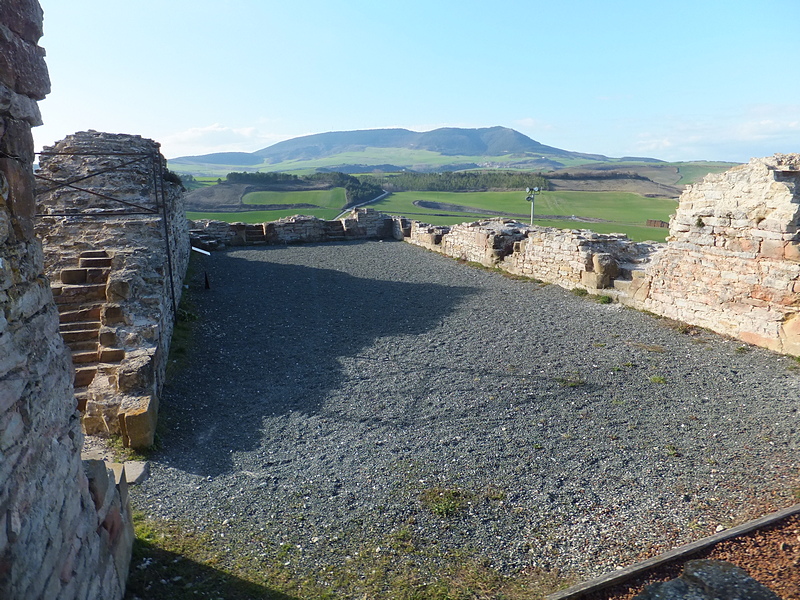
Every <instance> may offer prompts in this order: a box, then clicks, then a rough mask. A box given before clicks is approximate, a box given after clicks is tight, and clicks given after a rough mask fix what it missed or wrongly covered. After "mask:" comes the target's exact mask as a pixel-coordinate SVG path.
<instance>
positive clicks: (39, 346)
mask: <svg viewBox="0 0 800 600" xmlns="http://www.w3.org/2000/svg"><path fill="white" fill-rule="evenodd" d="M0 34H1V35H0V56H3V57H4V58H5V60H3V61H0V597H2V598H4V599H8V600H16V599H19V600H31V599H36V598H59V599H64V600H72V599H80V600H84V599H90V598H91V599H94V598H110V599H114V598H121V597H122V594H123V591H124V587H125V579H126V577H127V571H128V564H129V560H130V551H131V543H132V535H133V532H132V527H131V526H130V514H129V509H128V504H127V496H126V493H125V491H126V490H125V487H124V484H123V485H121V486H120V487H119V488H118V487H117V486H115V482H114V478H113V476H112V477H109V474H108V472H107V471H106V469H105V466H104V465H103V463H102V462H101V463H100V464H99V465H98V464H97V463H96V462H89V463H86V464H84V463H82V462H81V460H80V448H81V446H82V442H83V437H82V434H81V429H80V421H79V416H78V413H77V411H76V409H75V400H74V397H73V392H72V375H71V371H72V366H71V364H70V355H69V353H68V351H67V349H66V348H65V346H64V343H63V342H62V339H61V337H60V336H59V335H58V313H57V311H56V307H55V304H54V303H53V296H52V294H51V291H50V286H49V284H48V280H47V278H46V277H44V275H43V267H44V259H43V254H42V248H41V244H40V243H39V241H38V240H37V239H36V237H35V235H34V212H35V206H34V196H33V188H34V183H33V170H32V165H33V162H34V148H33V140H32V137H31V132H30V128H31V127H32V126H36V125H38V124H40V122H41V119H40V116H39V111H38V108H37V105H36V101H38V100H41V99H43V98H44V97H45V95H46V94H47V93H48V92H49V78H48V74H47V69H46V66H45V63H44V51H43V50H42V49H41V48H40V47H39V46H38V40H39V38H40V37H41V35H42V11H41V8H40V7H39V5H38V3H37V2H36V1H35V0H25V1H22V0H20V1H18V2H10V1H3V2H0Z"/></svg>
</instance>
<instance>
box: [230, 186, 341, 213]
mask: <svg viewBox="0 0 800 600" xmlns="http://www.w3.org/2000/svg"><path fill="white" fill-rule="evenodd" d="M242 202H243V203H244V204H315V205H317V206H319V207H320V208H330V209H338V210H340V211H341V208H342V206H344V205H345V204H347V196H346V195H345V190H344V188H342V187H337V188H332V189H330V190H304V191H300V192H250V193H249V194H245V196H244V197H243V198H242Z"/></svg>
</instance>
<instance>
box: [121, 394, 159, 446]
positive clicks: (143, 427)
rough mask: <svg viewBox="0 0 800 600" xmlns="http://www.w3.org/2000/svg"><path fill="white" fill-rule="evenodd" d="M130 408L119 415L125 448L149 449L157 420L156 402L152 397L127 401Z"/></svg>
mask: <svg viewBox="0 0 800 600" xmlns="http://www.w3.org/2000/svg"><path fill="white" fill-rule="evenodd" d="M128 403H129V404H132V405H131V406H128V407H126V408H125V409H124V412H123V413H122V414H120V428H121V430H122V435H123V438H124V441H125V445H126V446H130V447H131V448H149V447H150V446H152V445H153V439H154V436H155V431H156V423H157V420H158V401H157V400H156V399H155V398H154V397H152V396H143V397H141V398H139V399H138V402H135V401H134V402H131V401H128Z"/></svg>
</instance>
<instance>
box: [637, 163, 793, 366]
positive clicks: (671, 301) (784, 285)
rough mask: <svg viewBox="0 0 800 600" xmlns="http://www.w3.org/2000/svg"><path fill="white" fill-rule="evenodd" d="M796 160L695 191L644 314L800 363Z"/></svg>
mask: <svg viewBox="0 0 800 600" xmlns="http://www.w3.org/2000/svg"><path fill="white" fill-rule="evenodd" d="M798 184H800V155H798V154H789V155H783V154H777V155H775V156H772V157H768V158H754V159H752V160H751V161H750V163H749V164H747V165H741V166H739V167H735V168H733V169H731V170H730V171H727V172H725V173H720V174H717V175H708V176H707V177H706V178H705V179H704V180H703V181H702V182H701V183H698V184H696V185H693V186H690V187H689V188H688V189H687V190H686V192H684V194H683V195H682V196H681V200H680V205H679V207H678V211H677V213H676V214H675V216H674V217H673V218H672V220H671V222H670V238H669V243H668V244H667V246H666V247H665V248H664V249H663V250H662V251H660V252H658V253H656V254H654V256H653V257H652V260H651V264H650V265H649V267H648V269H647V276H646V277H643V278H641V281H640V285H638V286H637V287H638V294H639V297H640V298H641V299H642V300H641V302H637V304H640V305H641V307H642V308H644V309H646V310H650V311H652V312H655V313H657V314H661V315H665V316H668V317H671V318H673V319H678V320H681V321H685V322H687V323H691V324H694V325H700V326H703V327H707V328H709V329H712V330H714V331H717V332H720V333H724V334H727V335H732V336H735V337H738V338H740V339H742V340H744V341H745V342H748V343H752V344H756V345H759V346H765V347H767V348H770V349H772V350H776V351H778V352H785V353H789V354H794V355H800V318H798V316H797V314H798V311H800V236H799V235H798V226H800V187H799V186H798Z"/></svg>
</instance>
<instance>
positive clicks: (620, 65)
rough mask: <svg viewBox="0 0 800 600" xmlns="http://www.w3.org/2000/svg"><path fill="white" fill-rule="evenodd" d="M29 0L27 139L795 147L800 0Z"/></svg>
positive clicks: (203, 149)
mask: <svg viewBox="0 0 800 600" xmlns="http://www.w3.org/2000/svg"><path fill="white" fill-rule="evenodd" d="M40 3H41V5H42V8H43V9H44V11H45V36H44V37H43V38H42V40H41V41H40V44H41V45H42V46H43V47H44V48H45V49H46V51H47V64H48V68H49V70H50V78H51V80H52V87H53V91H52V92H51V93H50V95H49V96H48V98H47V99H46V100H44V101H43V102H41V103H40V107H41V110H42V116H43V119H44V121H45V125H43V126H41V127H38V128H36V129H35V130H34V137H35V139H36V142H37V145H38V146H41V145H48V144H51V143H53V142H54V141H56V140H59V139H61V138H63V137H64V136H66V135H68V134H70V133H73V132H75V131H81V130H86V129H96V130H99V131H109V132H123V133H134V134H139V135H143V136H145V137H149V138H152V139H155V140H156V141H158V142H160V143H161V144H162V151H163V153H164V154H165V155H166V156H167V157H170V158H173V157H176V156H183V155H192V154H205V153H208V152H217V151H229V150H239V151H247V152H250V151H254V150H258V149H260V148H263V147H266V146H269V145H271V144H273V143H275V142H278V141H281V140H284V139H288V138H292V137H296V136H300V135H306V134H311V133H321V132H326V131H344V130H351V129H375V128H382V127H403V128H407V129H412V130H414V131H427V130H430V129H434V128H437V127H445V126H449V127H491V126H495V125H502V126H505V127H511V128H513V129H516V130H518V131H520V132H522V133H524V134H526V135H528V136H530V137H532V138H533V139H535V140H537V141H539V142H542V143H544V144H548V145H551V146H557V147H559V148H564V149H567V150H574V151H579V152H590V153H599V154H605V155H608V156H615V157H616V156H652V157H656V158H661V159H665V160H695V159H707V160H730V161H739V162H744V161H747V160H749V159H750V158H751V157H753V156H767V155H770V154H773V153H775V152H800V78H798V77H797V74H796V73H795V72H794V70H795V69H796V66H795V63H796V59H797V57H798V55H799V52H798V51H799V50H800V41H798V40H800V37H798V36H797V34H796V31H795V29H796V24H797V22H798V17H800V2H798V1H797V0H761V2H760V3H755V2H753V1H752V0H748V1H742V0H693V1H686V0H673V1H667V0H665V1H662V2H642V1H641V0H605V1H603V2H600V1H598V0H557V1H556V0H551V1H550V2H542V1H539V0H528V1H517V0H495V1H493V2H492V1H482V2H477V1H472V0H460V1H454V0H424V1H423V0H405V1H404V2H396V1H394V0H384V1H383V2H376V1H375V0H327V1H324V0H292V2H287V1H286V0H225V1H224V2H223V1H221V0H217V1H216V2H211V1H209V0H135V1H131V0H69V1H67V0H40Z"/></svg>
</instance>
